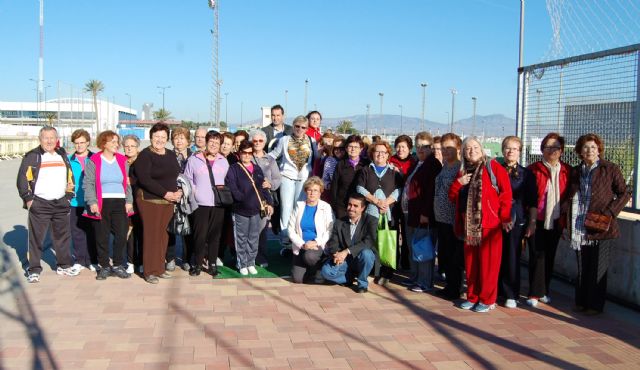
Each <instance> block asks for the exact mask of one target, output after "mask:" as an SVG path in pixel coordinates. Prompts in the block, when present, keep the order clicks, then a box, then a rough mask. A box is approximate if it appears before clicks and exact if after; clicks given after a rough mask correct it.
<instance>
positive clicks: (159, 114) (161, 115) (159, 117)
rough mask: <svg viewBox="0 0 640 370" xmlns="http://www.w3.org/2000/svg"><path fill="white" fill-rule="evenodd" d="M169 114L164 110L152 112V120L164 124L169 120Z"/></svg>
mask: <svg viewBox="0 0 640 370" xmlns="http://www.w3.org/2000/svg"><path fill="white" fill-rule="evenodd" d="M171 118H172V117H171V112H169V111H168V110H166V109H164V108H160V109H158V110H157V111H155V112H153V119H154V120H156V121H158V122H164V121H167V120H169V119H171Z"/></svg>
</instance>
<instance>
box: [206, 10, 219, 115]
mask: <svg viewBox="0 0 640 370" xmlns="http://www.w3.org/2000/svg"><path fill="white" fill-rule="evenodd" d="M208 3H209V8H210V9H212V10H213V28H212V29H211V36H212V37H211V103H210V107H209V110H210V112H209V114H210V119H211V121H212V122H211V124H212V125H213V126H214V127H215V126H218V125H219V124H220V85H221V81H220V76H219V73H218V72H219V71H218V70H219V61H220V59H219V57H220V50H219V47H220V45H219V33H218V8H219V4H220V1H219V0H218V1H216V0H208Z"/></svg>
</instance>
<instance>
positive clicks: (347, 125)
mask: <svg viewBox="0 0 640 370" xmlns="http://www.w3.org/2000/svg"><path fill="white" fill-rule="evenodd" d="M336 132H338V133H342V134H357V133H358V130H356V128H355V127H353V122H351V121H350V120H348V119H347V120H344V121H342V122H340V124H339V125H338V127H336Z"/></svg>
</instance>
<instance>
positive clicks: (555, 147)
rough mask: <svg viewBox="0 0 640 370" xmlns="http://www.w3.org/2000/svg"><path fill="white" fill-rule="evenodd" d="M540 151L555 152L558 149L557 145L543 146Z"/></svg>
mask: <svg viewBox="0 0 640 370" xmlns="http://www.w3.org/2000/svg"><path fill="white" fill-rule="evenodd" d="M542 149H544V150H550V151H556V150H560V147H559V146H557V145H545V146H544V147H542Z"/></svg>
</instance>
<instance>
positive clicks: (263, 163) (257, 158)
mask: <svg viewBox="0 0 640 370" xmlns="http://www.w3.org/2000/svg"><path fill="white" fill-rule="evenodd" d="M249 136H250V137H251V142H253V160H252V161H253V163H254V164H257V165H258V166H260V169H261V170H262V173H263V174H264V181H263V182H262V184H261V185H260V186H261V187H262V188H263V189H267V190H268V191H269V192H270V193H271V197H272V198H273V202H274V205H275V204H276V199H278V197H277V194H278V189H279V188H280V181H281V177H280V169H279V168H278V163H277V162H276V160H275V159H273V157H271V156H269V155H267V152H266V151H265V147H266V144H267V135H266V134H265V133H264V131H262V130H253V131H251V133H250V134H249ZM262 221H263V225H262V231H261V232H260V244H259V245H258V256H257V257H256V262H257V263H258V264H259V265H260V266H262V267H267V266H269V261H268V259H267V225H268V224H269V220H268V219H267V218H266V217H265V218H263V219H262ZM278 222H280V220H278Z"/></svg>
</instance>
